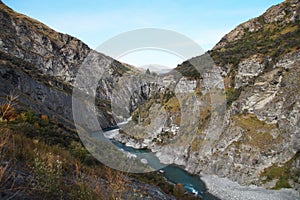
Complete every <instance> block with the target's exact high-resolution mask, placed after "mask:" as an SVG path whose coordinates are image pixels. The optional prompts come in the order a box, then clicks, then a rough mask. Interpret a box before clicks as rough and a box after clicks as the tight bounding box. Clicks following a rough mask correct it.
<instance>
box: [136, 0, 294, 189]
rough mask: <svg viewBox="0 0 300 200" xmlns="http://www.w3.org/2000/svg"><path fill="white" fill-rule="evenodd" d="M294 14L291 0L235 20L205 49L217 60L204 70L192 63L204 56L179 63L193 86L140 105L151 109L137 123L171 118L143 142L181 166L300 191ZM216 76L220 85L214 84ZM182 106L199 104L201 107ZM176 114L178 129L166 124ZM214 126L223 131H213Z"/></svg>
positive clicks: (256, 183)
mask: <svg viewBox="0 0 300 200" xmlns="http://www.w3.org/2000/svg"><path fill="white" fill-rule="evenodd" d="M299 13H300V3H299V1H296V0H288V1H285V2H283V3H281V4H279V5H276V6H273V7H271V8H270V9H268V10H267V11H266V12H265V13H264V14H263V15H261V16H260V17H257V18H254V19H251V20H249V21H248V22H245V23H243V24H241V25H239V26H238V27H236V28H235V29H234V30H233V31H231V32H230V33H228V34H227V35H226V36H224V37H223V38H222V39H221V41H220V42H219V43H218V44H217V45H216V46H215V47H214V48H213V49H212V51H209V52H208V54H209V55H210V56H211V57H212V58H213V60H214V62H215V64H214V66H212V70H211V71H210V72H208V73H203V72H201V71H200V73H199V70H198V71H197V70H196V69H197V67H199V66H201V65H203V64H201V63H203V62H202V60H203V56H202V57H201V56H200V57H196V58H193V59H191V60H188V61H186V62H184V63H183V64H181V65H179V66H178V67H177V68H176V70H177V71H178V72H179V73H180V74H182V75H183V76H185V77H186V78H187V79H188V80H194V81H195V83H196V84H195V85H196V87H195V88H193V91H194V92H193V93H191V95H190V96H187V95H185V96H183V97H181V96H180V95H178V96H176V97H174V96H173V97H172V98H166V99H165V100H166V102H165V103H164V104H163V106H157V105H156V107H153V108H151V106H149V104H145V106H144V108H146V107H147V109H146V110H148V113H146V114H145V113H144V119H143V121H142V122H141V123H140V125H141V126H144V127H148V126H149V123H144V124H143V122H145V121H147V118H151V116H152V117H153V116H156V117H157V116H159V117H161V118H164V119H166V118H167V119H168V120H169V121H170V120H171V123H169V124H167V123H165V124H161V125H160V126H158V127H156V128H157V129H156V132H155V131H154V133H155V134H154V133H153V135H152V136H153V137H152V138H150V139H151V141H152V143H151V142H150V143H149V137H148V136H147V137H148V140H147V141H146V142H145V141H144V143H142V144H144V145H146V146H147V145H148V147H149V148H151V149H152V150H153V151H158V153H157V155H158V157H159V158H160V160H161V161H162V162H164V163H176V164H180V165H184V166H185V167H186V169H187V170H189V171H190V172H192V173H196V174H201V173H203V174H216V175H218V176H219V177H227V178H229V179H231V180H234V181H237V182H239V183H240V184H246V185H249V184H255V185H262V186H264V187H266V188H282V187H293V188H295V189H297V190H299V183H300V182H299V179H298V177H299V173H300V166H299V153H297V152H299V150H300V140H299V138H300V124H299V123H300V115H299V113H300V112H299V111H300V107H299V106H300V105H299V99H300V96H299V94H300V91H299V86H300V82H299V76H300V74H299V64H300V56H299V55H300V46H299V44H300V37H299V35H300V27H299V26H300V17H299V16H300V14H299ZM198 64H199V66H197V65H198ZM205 66H206V65H203V66H202V67H203V68H205ZM208 77H209V78H208ZM220 77H221V79H222V83H224V84H220V86H219V85H218V83H219V81H220ZM179 85H180V84H179ZM213 85H214V86H213ZM222 85H223V88H222ZM212 87H215V88H216V90H217V91H218V90H221V91H222V90H223V92H224V93H225V94H226V97H225V98H226V102H227V103H226V110H224V113H223V114H224V115H223V117H221V116H220V115H215V110H214V109H213V108H212V107H211V105H212V104H211V103H212V101H216V102H217V101H218V98H215V97H216V96H212V94H213V93H214V92H216V91H210V89H211V88H212ZM183 90H185V91H186V89H184V88H183ZM220 94H221V93H220ZM212 97H213V98H212ZM220 98H221V97H220ZM191 99H197V100H195V101H193V102H189V100H191ZM196 102H197V104H195V103H196ZM150 104H151V105H155V104H153V102H152V103H150ZM186 105H198V109H197V108H195V107H193V108H192V107H191V106H190V107H189V106H186ZM163 108H164V109H166V110H167V111H173V112H166V113H167V115H166V116H163V115H162V113H163V112H162V111H161V112H160V111H158V110H159V109H163ZM168 108H171V109H169V110H168ZM141 110H142V111H143V107H141V108H139V110H137V111H136V112H140V111H141ZM144 110H145V109H144ZM141 114H142V115H143V113H141ZM219 114H222V111H220V113H219ZM194 115H195V116H194ZM196 115H198V116H196ZM178 118H179V120H177V127H179V126H180V128H177V130H178V131H177V132H176V131H171V129H172V125H174V124H175V125H176V120H174V119H178ZM180 119H181V120H185V119H190V121H192V122H194V121H195V119H197V123H190V124H188V123H187V124H180ZM148 121H149V120H148ZM156 124H157V123H156ZM175 127H176V126H175ZM217 127H219V128H222V132H220V133H217V132H218V131H217V130H218V128H217ZM167 128H168V131H167V133H166V131H164V130H166V129H167ZM175 129H176V128H175ZM175 129H174V130H175ZM191 132H193V133H196V134H194V135H193V136H191ZM161 135H163V136H164V137H161ZM166 135H167V136H166ZM163 139H165V140H166V141H167V142H166V143H167V145H164V144H162V142H161V141H162V140H163ZM276 170H277V171H276ZM280 170H281V171H280ZM278 171H280V172H278Z"/></svg>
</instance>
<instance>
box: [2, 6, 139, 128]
mask: <svg viewBox="0 0 300 200" xmlns="http://www.w3.org/2000/svg"><path fill="white" fill-rule="evenodd" d="M0 27H1V29H0V61H1V62H0V65H1V71H0V80H1V81H0V82H1V84H0V88H1V90H0V95H6V94H8V93H9V92H10V91H14V92H15V93H19V94H20V98H19V101H20V102H21V103H22V104H23V106H25V107H27V106H29V107H30V108H32V109H34V110H36V111H38V112H42V113H45V114H47V115H49V116H55V117H57V118H58V119H59V121H60V122H61V123H64V124H67V125H68V126H73V125H72V123H73V122H72V118H73V116H72V109H71V103H72V100H71V94H72V87H73V85H74V81H75V78H76V77H75V76H76V73H77V71H78V69H79V68H80V67H84V66H82V65H83V63H84V61H85V59H87V57H88V56H91V55H93V57H94V58H97V59H98V61H97V63H94V65H95V68H98V69H100V70H102V71H104V73H105V74H106V75H107V76H106V78H105V80H103V81H102V82H101V83H100V86H99V90H98V93H97V97H98V101H97V103H98V106H99V107H101V108H103V109H104V110H107V111H109V110H110V105H109V103H108V101H109V99H110V96H111V95H110V94H109V91H110V90H111V89H112V87H113V84H114V83H115V82H116V80H117V79H118V78H120V77H121V76H122V74H124V73H126V72H128V71H134V69H133V68H130V69H129V68H128V67H127V66H125V65H123V64H121V63H119V62H118V61H116V60H113V59H112V58H110V57H107V56H105V55H103V54H100V53H98V52H95V51H93V50H91V49H90V48H89V47H88V46H87V45H86V44H84V43H83V42H81V41H80V40H78V39H76V38H74V37H72V36H69V35H67V34H61V33H58V32H56V31H54V30H52V29H50V28H49V27H47V26H46V25H44V24H42V23H40V22H38V21H36V20H34V19H31V18H29V17H26V16H24V15H22V14H19V13H16V12H14V11H13V10H11V9H10V8H8V7H7V6H6V5H4V4H3V3H0ZM103 63H104V64H103ZM105 63H111V64H110V65H109V66H108V67H106V68H105V67H104V66H105ZM101 84H102V85H101ZM97 114H98V117H99V121H100V122H101V126H102V128H105V127H109V126H111V125H113V124H115V123H116V122H115V121H116V119H114V118H113V116H112V115H111V114H109V112H98V113H97Z"/></svg>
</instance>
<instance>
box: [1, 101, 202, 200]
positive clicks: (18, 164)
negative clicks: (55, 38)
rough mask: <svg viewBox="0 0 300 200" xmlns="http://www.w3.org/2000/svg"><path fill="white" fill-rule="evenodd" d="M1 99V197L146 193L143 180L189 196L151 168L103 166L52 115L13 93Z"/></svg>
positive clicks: (114, 196)
mask: <svg viewBox="0 0 300 200" xmlns="http://www.w3.org/2000/svg"><path fill="white" fill-rule="evenodd" d="M2 102H3V103H2V104H1V106H0V118H1V121H0V163H1V165H0V195H1V198H5V199H8V198H15V197H16V198H17V197H22V198H31V197H33V196H34V197H35V198H36V199H128V198H137V199H140V198H142V197H145V198H151V194H149V190H148V189H149V188H147V185H146V184H145V183H148V184H151V185H156V186H158V187H160V188H161V189H162V190H163V191H164V192H166V193H167V194H170V195H175V196H177V197H180V199H193V198H194V197H193V196H192V195H188V194H185V195H183V194H182V193H181V192H180V191H178V190H180V188H179V189H178V186H173V185H172V184H169V183H167V182H166V180H165V179H164V178H163V177H162V176H161V175H158V174H157V173H156V172H152V173H147V174H128V173H122V172H119V171H116V170H113V169H111V168H108V167H106V166H103V165H102V164H101V163H100V162H98V161H97V160H96V159H95V158H94V157H92V156H91V155H90V153H89V152H88V151H87V150H86V149H85V148H84V147H83V145H82V144H81V142H80V141H79V139H78V136H77V134H76V133H75V131H74V130H70V129H67V128H66V127H64V126H63V125H60V124H59V123H58V122H57V121H56V119H55V118H51V117H49V116H46V115H41V114H36V113H34V112H33V111H32V110H20V109H16V108H15V104H16V103H17V97H16V96H14V95H10V96H8V97H7V98H3V99H2ZM139 181H141V182H140V183H139ZM142 182H144V183H142ZM148 187H151V186H148ZM195 199H199V198H195Z"/></svg>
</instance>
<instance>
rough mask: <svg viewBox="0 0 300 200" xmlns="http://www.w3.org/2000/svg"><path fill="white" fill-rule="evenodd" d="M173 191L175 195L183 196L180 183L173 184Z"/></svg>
mask: <svg viewBox="0 0 300 200" xmlns="http://www.w3.org/2000/svg"><path fill="white" fill-rule="evenodd" d="M173 193H174V195H175V196H176V197H183V195H184V188H183V186H182V184H181V183H177V184H176V185H174V189H173Z"/></svg>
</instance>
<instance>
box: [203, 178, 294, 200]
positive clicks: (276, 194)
mask: <svg viewBox="0 0 300 200" xmlns="http://www.w3.org/2000/svg"><path fill="white" fill-rule="evenodd" d="M201 179H202V180H203V181H204V182H205V184H206V187H207V189H208V192H210V193H211V194H213V195H215V196H217V197H219V198H220V199H222V200H257V199H259V200H275V199H276V200H297V199H300V194H299V192H297V191H295V190H293V189H281V190H267V189H265V188H262V187H257V186H242V185H239V184H238V183H236V182H233V181H231V180H229V179H227V178H219V177H218V176H216V175H202V176H201Z"/></svg>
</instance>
